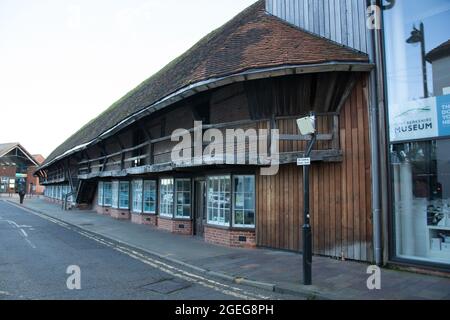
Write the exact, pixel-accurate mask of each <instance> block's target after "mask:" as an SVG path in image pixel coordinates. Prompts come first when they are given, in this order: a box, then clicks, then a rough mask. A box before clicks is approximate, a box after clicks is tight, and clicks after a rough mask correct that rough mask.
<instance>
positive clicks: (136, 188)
mask: <svg viewBox="0 0 450 320" xmlns="http://www.w3.org/2000/svg"><path fill="white" fill-rule="evenodd" d="M142 187H143V181H142V180H133V182H132V183H131V195H132V199H133V202H132V204H133V206H132V210H133V212H136V213H142Z"/></svg>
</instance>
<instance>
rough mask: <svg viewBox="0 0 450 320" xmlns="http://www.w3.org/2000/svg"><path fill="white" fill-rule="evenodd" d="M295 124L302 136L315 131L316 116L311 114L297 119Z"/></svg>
mask: <svg viewBox="0 0 450 320" xmlns="http://www.w3.org/2000/svg"><path fill="white" fill-rule="evenodd" d="M297 126H298V130H300V133H301V135H302V136H307V135H310V134H314V133H315V132H316V117H315V116H314V115H311V116H309V117H304V118H301V119H297Z"/></svg>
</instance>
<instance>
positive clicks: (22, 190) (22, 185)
mask: <svg viewBox="0 0 450 320" xmlns="http://www.w3.org/2000/svg"><path fill="white" fill-rule="evenodd" d="M26 193H27V191H26V181H25V179H21V180H20V182H19V198H20V204H23V200H24V199H25V195H26Z"/></svg>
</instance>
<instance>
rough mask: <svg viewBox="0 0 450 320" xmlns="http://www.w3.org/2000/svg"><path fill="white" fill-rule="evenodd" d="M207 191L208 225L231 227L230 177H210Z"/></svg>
mask: <svg viewBox="0 0 450 320" xmlns="http://www.w3.org/2000/svg"><path fill="white" fill-rule="evenodd" d="M207 190H208V191H207V193H208V195H207V208H208V223H209V224H215V225H220V226H229V225H230V207H231V178H230V176H218V177H209V178H208V187H207Z"/></svg>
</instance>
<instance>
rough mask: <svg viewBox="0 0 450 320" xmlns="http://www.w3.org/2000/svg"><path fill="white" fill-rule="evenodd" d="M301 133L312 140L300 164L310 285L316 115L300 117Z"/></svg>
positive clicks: (305, 276)
mask: <svg viewBox="0 0 450 320" xmlns="http://www.w3.org/2000/svg"><path fill="white" fill-rule="evenodd" d="M297 124H298V127H299V130H300V133H301V134H302V135H309V136H310V137H311V140H310V141H309V143H308V146H307V147H306V151H305V154H304V158H303V159H300V160H307V161H306V162H307V163H303V164H300V165H302V166H303V204H304V205H303V207H304V208H303V227H302V232H303V284H304V285H305V286H310V285H311V284H312V228H311V214H310V208H309V167H310V162H311V159H309V157H310V155H311V152H312V149H313V146H314V144H315V142H316V140H317V134H316V115H315V113H314V112H311V113H310V116H309V117H306V118H302V119H299V120H298V121H297Z"/></svg>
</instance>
